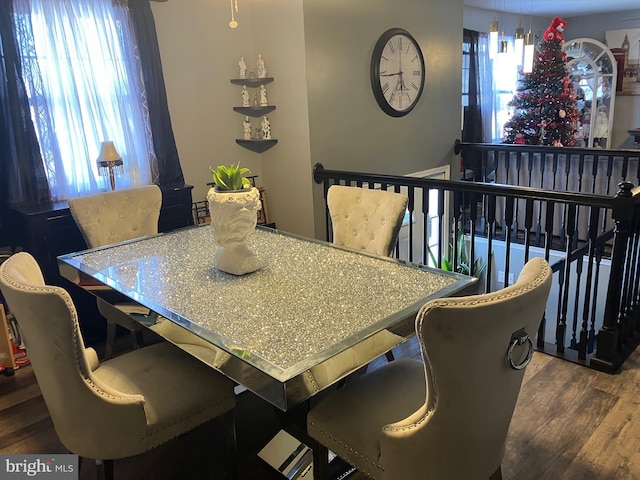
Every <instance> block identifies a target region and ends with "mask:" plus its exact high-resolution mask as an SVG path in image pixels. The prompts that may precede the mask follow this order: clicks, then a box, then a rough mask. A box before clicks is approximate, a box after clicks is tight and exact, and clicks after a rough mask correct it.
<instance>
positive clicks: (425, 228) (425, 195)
mask: <svg viewBox="0 0 640 480" xmlns="http://www.w3.org/2000/svg"><path fill="white" fill-rule="evenodd" d="M429 227H430V225H429V189H428V188H422V264H423V265H429V259H428V256H429V252H430V251H431V249H430V247H429ZM435 263H436V264H435V265H434V267H437V266H438V262H437V261H436V262H435Z"/></svg>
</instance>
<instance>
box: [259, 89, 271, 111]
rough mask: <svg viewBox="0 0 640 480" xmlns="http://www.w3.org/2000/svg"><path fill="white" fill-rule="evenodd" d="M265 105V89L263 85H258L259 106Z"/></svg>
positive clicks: (266, 103) (267, 103)
mask: <svg viewBox="0 0 640 480" xmlns="http://www.w3.org/2000/svg"><path fill="white" fill-rule="evenodd" d="M267 105H269V102H267V89H266V88H264V85H260V106H261V107H266V106H267Z"/></svg>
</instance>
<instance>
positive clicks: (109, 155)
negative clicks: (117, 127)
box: [96, 141, 122, 167]
mask: <svg viewBox="0 0 640 480" xmlns="http://www.w3.org/2000/svg"><path fill="white" fill-rule="evenodd" d="M96 162H97V163H98V166H99V167H108V166H109V165H111V166H114V167H115V166H120V165H122V157H121V156H120V154H119V153H118V152H117V151H116V147H115V146H114V145H113V142H111V141H106V142H102V145H101V146H100V155H98V159H97V160H96Z"/></svg>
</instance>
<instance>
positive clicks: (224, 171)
mask: <svg viewBox="0 0 640 480" xmlns="http://www.w3.org/2000/svg"><path fill="white" fill-rule="evenodd" d="M209 170H210V171H211V175H212V177H213V183H215V184H216V188H217V189H218V190H242V189H243V188H249V187H251V182H250V181H249V179H248V178H245V175H246V174H247V173H251V172H250V171H249V169H248V168H246V167H240V162H238V163H236V164H235V165H234V164H230V165H219V166H218V167H217V168H216V169H215V170H214V169H213V168H211V167H209Z"/></svg>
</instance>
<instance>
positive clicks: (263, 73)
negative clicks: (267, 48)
mask: <svg viewBox="0 0 640 480" xmlns="http://www.w3.org/2000/svg"><path fill="white" fill-rule="evenodd" d="M258 78H267V67H265V65H264V59H263V58H262V55H260V54H258Z"/></svg>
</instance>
